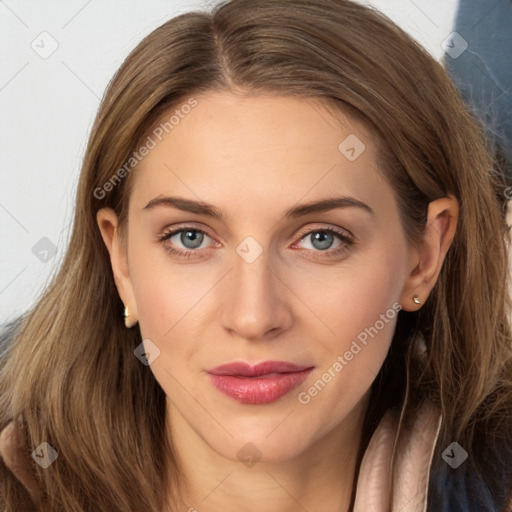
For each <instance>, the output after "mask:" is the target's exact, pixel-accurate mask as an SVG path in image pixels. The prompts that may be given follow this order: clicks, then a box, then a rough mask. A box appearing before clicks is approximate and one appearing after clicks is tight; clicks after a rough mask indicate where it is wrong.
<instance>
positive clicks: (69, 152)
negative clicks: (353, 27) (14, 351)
mask: <svg viewBox="0 0 512 512" xmlns="http://www.w3.org/2000/svg"><path fill="white" fill-rule="evenodd" d="M213 3H215V2H198V1H187V0H179V1H177V0H172V1H163V0H151V1H144V2H142V1H126V0H124V1H122V0H68V1H64V0H61V1H38V0H31V1H27V0H25V1H23V0H18V1H16V0H0V42H1V44H0V113H1V124H0V155H1V156H0V162H1V167H0V168H1V171H0V239H1V251H0V323H2V322H4V321H6V320H9V319H12V318H14V317H16V316H17V315H19V314H21V313H23V312H24V311H25V310H27V309H28V308H29V307H30V306H31V305H33V303H34V302H35V300H36V299H37V297H38V296H39V294H40V293H41V291H42V289H43V288H44V286H45V284H47V282H48V280H49V279H50V277H51V276H52V275H53V274H54V273H55V272H56V270H57V269H58V267H59V265H60V262H61V260H62V256H63V254H64V252H65V249H66V245H67V241H68V238H69V235H70V222H71V219H72V211H73V206H74V205H73V201H74V196H75V188H76V184H77V180H78V174H79V170H80V165H81V160H82V158H83V154H84V150H85V145H86V142H87V137H88V134H89V130H90V129H91V126H92V122H93V119H94V116H95V113H96V111H97V108H98V106H99V101H100V98H101V97H102V95H103V92H104V90H105V88H106V86H107V84H108V82H109V80H110V78H111V77H112V75H113V73H114V72H115V70H116V69H117V68H118V67H119V66H120V64H121V63H122V61H123V59H124V58H125V57H126V56H127V54H128V53H129V52H130V51H131V50H132V49H133V48H134V47H135V46H136V45H137V43H138V42H139V41H140V40H141V39H142V38H143V37H144V36H145V35H146V34H148V33H149V32H151V31H152V30H153V29H154V28H156V27H157V26H159V25H161V24H162V23H163V22H165V21H166V20H168V19H169V18H171V17H173V16H174V15H176V14H179V13H182V12H186V11H189V10H193V9H197V8H202V7H204V6H207V5H211V4H213ZM362 3H366V4H372V5H374V6H376V7H377V8H379V9H381V10H382V11H383V12H385V13H386V14H387V15H388V16H390V17H391V18H392V19H393V20H394V21H395V22H397V23H398V24H399V25H400V26H402V27H403V28H404V29H405V30H407V31H408V32H409V33H410V34H411V35H413V36H414V37H415V38H416V39H417V40H418V41H419V42H420V43H422V44H423V45H424V46H425V47H426V48H427V49H428V50H429V51H430V52H431V53H432V55H433V56H434V57H435V58H436V59H438V60H440V59H441V58H442V56H443V54H444V50H443V48H442V46H441V43H442V41H443V40H445V39H446V38H447V37H448V36H449V34H450V33H451V32H452V30H453V29H452V27H453V22H454V18H455V13H456V9H457V0H373V1H365V2H362ZM43 32H48V33H49V34H50V36H41V35H40V34H41V33H43ZM53 40H55V41H56V43H54V44H58V48H57V49H56V51H55V52H54V53H53V54H52V55H50V56H49V57H48V58H45V59H43V58H41V56H40V55H39V54H38V53H37V52H36V51H35V50H34V49H33V48H32V45H33V46H34V47H36V48H39V49H38V51H39V52H43V51H44V50H45V49H46V50H48V49H49V48H51V46H50V45H51V44H52V41H53ZM42 238H47V239H48V240H49V241H50V243H51V245H50V246H49V245H48V242H47V241H42V242H41V239H42ZM34 246H35V247H36V250H35V252H36V253H38V254H39V256H37V255H36V254H34V252H33V248H34ZM52 246H55V247H56V253H55V255H54V256H53V257H52V253H51V252H49V253H47V254H46V255H45V253H44V252H42V251H44V250H47V249H48V247H50V248H51V247H52ZM38 248H39V251H38V250H37V249H38ZM45 258H47V261H42V260H41V259H43V260H44V259H45ZM76 307H77V308H80V307H82V305H81V304H76Z"/></svg>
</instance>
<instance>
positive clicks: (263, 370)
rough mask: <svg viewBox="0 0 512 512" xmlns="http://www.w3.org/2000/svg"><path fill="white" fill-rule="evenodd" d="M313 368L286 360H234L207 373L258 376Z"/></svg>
mask: <svg viewBox="0 0 512 512" xmlns="http://www.w3.org/2000/svg"><path fill="white" fill-rule="evenodd" d="M309 368H313V367H312V366H307V365H298V364H294V363H290V362H287V361H263V362H262V363H258V364H254V365H251V364H249V363H246V362H245V361H235V362H233V363H227V364H223V365H220V366H216V367H215V368H212V369H211V370H208V373H211V374H213V375H232V376H234V377H259V376H261V375H267V374H269V373H291V372H301V371H303V370H307V369H309Z"/></svg>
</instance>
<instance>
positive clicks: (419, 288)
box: [400, 195, 459, 311]
mask: <svg viewBox="0 0 512 512" xmlns="http://www.w3.org/2000/svg"><path fill="white" fill-rule="evenodd" d="M458 217H459V208H458V204H457V200H456V199H455V198H454V197H453V196H452V195H449V196H447V197H442V198H440V199H436V200H435V201H432V202H430V203H429V205H428V218H427V226H426V229H425V235H424V237H423V240H422V242H421V244H420V246H419V247H417V248H412V247H411V249H410V253H409V268H410V269H411V270H410V273H409V276H408V278H407V280H406V282H405V284H404V287H403V290H402V296H401V298H400V303H401V304H402V308H403V309H405V310H406V311H415V310H417V309H419V308H420V307H421V304H423V303H424V302H425V301H426V299H427V297H428V295H429V293H430V292H431V291H432V288H434V285H435V284H436V281H437V278H438V277H439V273H440V272H441V267H442V265H443V262H444V259H445V256H446V253H447V252H448V249H449V248H450V245H451V243H452V241H453V237H454V236H455V230H456V227H457V221H458ZM414 297H418V299H419V300H420V304H417V303H415V302H414V301H413V298H414Z"/></svg>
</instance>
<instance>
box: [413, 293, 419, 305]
mask: <svg viewBox="0 0 512 512" xmlns="http://www.w3.org/2000/svg"><path fill="white" fill-rule="evenodd" d="M412 301H413V302H414V304H421V301H420V298H419V297H418V296H417V295H415V296H414V297H413V299H412Z"/></svg>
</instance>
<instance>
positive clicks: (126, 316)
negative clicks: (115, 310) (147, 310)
mask: <svg viewBox="0 0 512 512" xmlns="http://www.w3.org/2000/svg"><path fill="white" fill-rule="evenodd" d="M123 316H124V325H125V327H127V328H128V329H129V328H130V327H133V326H134V325H135V324H136V323H137V320H129V317H130V310H129V309H128V306H125V307H124V313H123Z"/></svg>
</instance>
